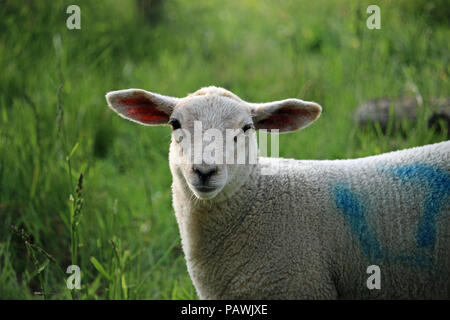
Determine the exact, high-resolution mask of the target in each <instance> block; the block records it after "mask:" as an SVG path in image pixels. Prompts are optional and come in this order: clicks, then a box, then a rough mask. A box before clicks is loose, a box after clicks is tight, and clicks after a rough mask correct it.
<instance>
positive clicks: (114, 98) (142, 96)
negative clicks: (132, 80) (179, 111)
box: [106, 89, 179, 125]
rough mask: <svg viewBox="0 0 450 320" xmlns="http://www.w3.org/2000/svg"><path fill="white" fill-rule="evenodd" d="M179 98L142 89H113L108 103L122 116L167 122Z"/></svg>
mask: <svg viewBox="0 0 450 320" xmlns="http://www.w3.org/2000/svg"><path fill="white" fill-rule="evenodd" d="M178 100H179V99H178V98H173V97H166V96H163V95H160V94H157V93H153V92H149V91H145V90H142V89H127V90H118V91H111V92H108V93H107V94H106V101H107V102H108V105H109V106H110V107H111V109H113V110H114V111H115V112H117V113H118V114H119V115H120V116H121V117H123V118H125V119H128V120H131V121H134V122H137V123H140V124H143V125H159V124H167V123H168V121H169V118H170V115H171V114H172V111H173V109H174V107H175V105H176V104H177V102H178Z"/></svg>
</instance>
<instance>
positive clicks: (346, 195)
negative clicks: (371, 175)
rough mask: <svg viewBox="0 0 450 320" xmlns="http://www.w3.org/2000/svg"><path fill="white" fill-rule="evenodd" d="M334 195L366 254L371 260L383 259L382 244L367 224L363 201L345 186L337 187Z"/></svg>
mask: <svg viewBox="0 0 450 320" xmlns="http://www.w3.org/2000/svg"><path fill="white" fill-rule="evenodd" d="M333 193H334V200H335V202H336V204H337V206H338V208H339V209H340V210H341V211H342V213H343V214H344V216H345V218H346V219H347V221H348V222H349V224H350V228H351V231H352V233H353V234H354V235H355V236H356V237H358V238H359V240H360V242H361V245H362V249H363V252H364V254H365V255H366V256H367V257H369V258H374V259H379V258H381V257H382V253H381V247H380V243H379V242H378V240H377V236H376V233H375V231H374V230H372V228H370V226H369V225H368V224H367V220H366V215H365V210H364V206H363V203H362V201H360V200H359V199H358V196H357V195H356V194H355V193H354V192H352V191H351V190H350V188H349V187H347V186H345V185H337V186H335V187H334V190H333Z"/></svg>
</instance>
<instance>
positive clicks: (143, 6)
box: [136, 0, 164, 25]
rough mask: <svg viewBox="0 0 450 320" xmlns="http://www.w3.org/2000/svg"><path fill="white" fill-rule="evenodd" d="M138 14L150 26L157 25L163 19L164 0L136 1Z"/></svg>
mask: <svg viewBox="0 0 450 320" xmlns="http://www.w3.org/2000/svg"><path fill="white" fill-rule="evenodd" d="M136 4H137V8H138V12H139V13H140V14H142V15H143V16H144V18H145V20H146V21H147V22H148V23H150V24H151V25H156V24H158V23H159V22H160V21H161V20H162V18H163V12H164V0H136Z"/></svg>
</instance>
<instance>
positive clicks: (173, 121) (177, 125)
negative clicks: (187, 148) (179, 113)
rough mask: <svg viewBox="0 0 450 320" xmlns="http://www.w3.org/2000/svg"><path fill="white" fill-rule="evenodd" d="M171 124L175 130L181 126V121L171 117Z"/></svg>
mask: <svg viewBox="0 0 450 320" xmlns="http://www.w3.org/2000/svg"><path fill="white" fill-rule="evenodd" d="M169 124H170V125H171V126H172V129H173V130H177V129H180V128H181V123H180V121H178V120H176V119H171V120H170V121H169Z"/></svg>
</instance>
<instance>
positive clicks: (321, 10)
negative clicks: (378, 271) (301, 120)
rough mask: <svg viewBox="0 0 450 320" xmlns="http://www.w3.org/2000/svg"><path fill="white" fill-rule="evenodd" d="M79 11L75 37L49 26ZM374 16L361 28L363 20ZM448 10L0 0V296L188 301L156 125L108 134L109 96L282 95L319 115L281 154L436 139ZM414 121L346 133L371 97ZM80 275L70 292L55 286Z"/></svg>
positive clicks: (252, 2)
mask: <svg viewBox="0 0 450 320" xmlns="http://www.w3.org/2000/svg"><path fill="white" fill-rule="evenodd" d="M71 4H76V5H78V6H79V7H80V8H81V30H68V29H67V27H66V19H67V18H68V16H69V15H68V14H67V13H66V8H67V6H69V5H71ZM369 4H377V5H379V6H380V8H381V30H368V29H367V27H366V19H367V17H368V16H369V15H368V14H367V13H366V8H367V6H368V5H369ZM449 10H450V5H449V4H448V1H447V0H442V1H437V0H436V1H425V0H411V1H410V0H402V1H331V0H330V1H325V0H315V1H295V0H283V1H269V0H260V1H256V0H230V1H221V2H219V1H217V2H216V1H207V0H200V1H189V0H167V1H163V0H151V1H145V0H127V1H125V0H124V1H119V0H115V1H106V0H97V1H75V0H69V1H65V0H61V1H50V0H44V1H32V0H28V1H12V0H11V1H10V0H6V1H5V0H0V70H1V76H0V222H1V223H0V298H2V299H8V298H16V299H43V298H46V299H70V298H75V299H83V298H84V299H120V298H123V299H126V298H128V299H136V298H137V299H172V298H173V299H196V298H197V297H196V294H195V290H194V288H193V286H192V284H191V281H190V279H189V276H188V274H187V271H186V266H185V261H184V258H183V254H182V251H181V247H180V242H179V235H178V229H177V225H176V221H175V217H174V214H173V210H172V207H171V192H170V184H171V176H170V172H169V167H168V160H167V158H168V157H167V154H168V147H169V141H170V129H169V128H168V127H152V128H149V127H143V126H137V125H136V124H133V123H131V122H127V121H124V120H123V119H121V118H119V117H118V116H117V115H115V114H113V113H112V112H111V110H109V109H108V108H107V106H106V102H105V99H104V95H105V93H106V92H108V91H110V90H117V89H125V88H133V87H135V88H144V89H147V90H151V91H154V92H159V93H162V94H165V95H173V96H185V95H186V94H187V93H190V92H193V91H195V90H197V89H198V88H200V87H202V86H207V85H217V86H223V87H225V88H227V89H229V90H231V91H233V92H234V93H236V94H237V95H239V96H240V97H242V98H243V99H245V100H248V101H254V102H260V101H269V100H276V99H284V98H288V97H298V98H302V99H305V100H313V101H317V102H319V103H320V104H321V105H322V106H323V107H324V112H323V115H322V117H321V118H320V119H319V121H318V122H317V123H315V124H314V125H313V126H311V127H309V128H308V129H307V130H304V131H301V132H297V133H292V134H287V135H281V136H280V155H281V156H283V157H294V158H298V159H302V158H303V159H337V158H353V157H360V156H365V155H372V154H378V153H381V152H386V151H390V150H395V149H400V148H406V147H412V146H416V145H422V144H427V143H433V142H437V141H442V140H446V139H447V131H446V130H444V131H439V132H436V131H435V130H433V129H430V128H428V126H427V122H426V119H427V116H428V115H429V114H430V112H432V107H431V106H430V99H431V98H432V97H442V96H446V95H448V94H449V92H450V90H449V89H450V83H449V72H450V67H449V52H450V48H449V39H450V28H449V20H448V17H449V16H450V12H449ZM411 84H412V87H414V88H415V90H414V94H415V95H418V94H420V96H421V97H423V106H422V107H421V109H420V113H419V116H418V120H417V121H416V122H414V123H412V122H411V123H409V122H405V123H402V128H403V130H400V131H394V130H388V132H387V133H386V132H384V131H382V130H380V127H379V126H377V125H375V126H373V127H371V128H366V129H359V128H358V127H357V126H355V125H354V121H353V114H354V111H355V108H356V107H357V106H358V105H359V104H361V103H362V102H364V101H366V100H369V99H374V98H379V97H385V96H387V97H394V98H395V97H399V96H404V95H408V94H411V93H410V92H409V91H408V90H409V89H408V88H410V87H411ZM74 262H75V264H78V265H79V266H80V267H81V271H82V278H81V290H78V291H76V292H69V290H67V288H66V279H67V277H68V276H69V274H66V273H65V271H66V268H67V266H69V265H71V264H74Z"/></svg>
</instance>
